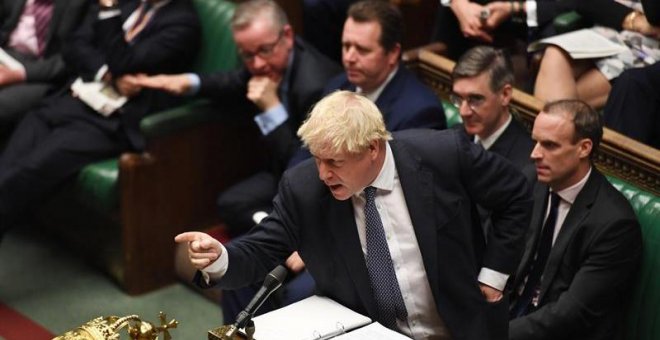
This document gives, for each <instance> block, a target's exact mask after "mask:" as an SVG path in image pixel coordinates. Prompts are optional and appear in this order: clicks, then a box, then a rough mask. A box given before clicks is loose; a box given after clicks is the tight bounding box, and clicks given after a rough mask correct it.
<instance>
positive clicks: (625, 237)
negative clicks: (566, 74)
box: [509, 100, 642, 340]
mask: <svg viewBox="0 0 660 340" xmlns="http://www.w3.org/2000/svg"><path fill="white" fill-rule="evenodd" d="M602 134H603V130H602V125H601V122H600V116H599V114H598V113H597V112H595V111H594V110H593V109H592V108H591V107H589V106H588V105H587V104H586V103H584V102H582V101H578V100H561V101H557V102H551V103H548V104H546V105H545V107H544V108H543V110H542V111H541V113H539V115H538V116H537V118H536V121H535V122H534V129H533V131H532V137H533V138H534V140H535V141H536V146H535V147H534V150H533V151H532V154H531V155H532V158H533V159H534V162H535V163H536V171H537V174H538V185H537V186H536V188H535V190H534V210H533V214H532V222H531V227H530V232H529V233H528V240H527V246H526V249H525V254H524V256H523V261H522V262H521V264H520V267H519V268H518V271H517V273H516V276H515V279H514V280H512V282H513V286H512V288H513V289H514V292H515V293H514V294H513V298H512V304H511V316H512V320H511V322H510V324H509V338H510V339H512V340H514V339H515V340H523V339H529V340H532V339H534V340H542V339H548V340H549V339H592V340H595V339H622V334H623V332H622V331H623V321H624V319H625V315H624V312H625V310H626V308H625V303H626V301H627V295H628V294H629V292H630V288H631V283H632V278H633V277H634V273H635V272H636V269H637V267H638V265H639V262H640V258H641V251H642V243H641V242H642V241H641V231H640V227H639V223H638V222H637V218H636V217H635V214H634V212H633V210H632V209H631V207H630V204H629V203H628V201H627V200H626V199H625V198H624V197H623V195H622V194H621V193H619V192H618V191H617V190H616V189H615V188H614V187H613V186H612V185H611V184H610V183H609V182H608V181H607V179H606V178H605V177H604V176H603V175H602V174H601V173H600V172H598V170H597V169H596V168H595V167H594V166H593V165H592V163H591V158H592V157H593V155H594V152H595V151H596V150H597V148H598V144H599V142H600V140H601V137H602Z"/></svg>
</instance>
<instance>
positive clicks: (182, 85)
mask: <svg viewBox="0 0 660 340" xmlns="http://www.w3.org/2000/svg"><path fill="white" fill-rule="evenodd" d="M232 33H233V37H234V41H235V42H236V45H237V47H238V50H239V53H240V56H241V57H242V59H243V62H244V67H243V68H241V69H240V70H237V71H233V72H218V73H213V74H208V75H195V74H180V75H160V76H156V77H150V78H144V79H142V81H141V84H142V85H145V86H149V87H153V88H158V89H162V90H165V91H168V92H171V93H175V94H199V95H201V96H204V97H209V98H211V99H213V100H214V101H215V102H216V103H217V105H218V106H219V108H220V109H221V110H222V112H223V113H225V114H227V113H232V114H238V115H243V116H246V117H254V120H255V123H256V124H257V125H258V127H259V129H260V131H261V133H262V136H263V140H264V142H265V143H264V145H265V146H267V147H268V152H267V157H268V158H269V161H267V162H266V163H267V166H266V168H265V169H264V170H263V171H261V172H258V173H257V174H255V175H253V176H252V177H250V178H248V179H246V180H244V181H241V182H239V183H238V184H236V185H234V186H233V187H230V188H229V189H227V190H226V191H225V192H223V193H222V194H221V195H220V197H219V199H218V206H219V207H218V208H219V212H220V215H221V218H222V219H223V220H224V221H225V222H226V223H227V226H228V227H229V229H230V232H231V233H232V234H233V235H240V234H242V233H244V232H245V231H247V230H248V229H249V228H251V227H252V226H253V225H254V224H255V222H254V220H253V216H254V214H255V213H257V212H259V211H270V206H271V201H272V199H273V197H274V196H275V193H276V192H277V183H278V181H279V178H280V176H281V173H282V171H283V170H284V168H285V167H286V164H287V163H288V161H289V158H290V157H291V155H292V154H293V153H294V152H295V151H296V150H297V149H298V148H299V147H300V141H299V140H298V138H297V137H296V135H295V132H296V129H297V128H298V127H299V126H300V124H301V123H302V121H303V120H304V118H305V116H306V115H307V112H308V111H309V109H310V108H311V106H312V105H313V104H314V103H315V102H316V101H317V100H319V99H320V98H321V93H322V90H323V86H324V85H325V83H326V82H327V81H328V79H330V78H331V77H333V76H334V75H335V74H337V73H338V72H340V68H339V66H338V65H336V64H335V63H334V62H332V61H331V60H330V59H328V58H327V57H326V56H325V55H323V54H321V53H320V52H319V51H317V50H316V49H315V48H313V47H312V46H310V45H309V44H307V43H306V42H305V41H303V40H302V39H300V38H297V37H296V36H295V34H294V32H293V29H292V27H291V25H289V23H288V19H287V17H286V14H285V13H284V12H283V11H282V9H281V8H280V7H279V6H278V5H277V4H276V3H275V2H273V1H270V0H252V1H247V2H243V3H241V4H239V5H238V7H237V8H236V10H235V12H234V16H233V18H232Z"/></svg>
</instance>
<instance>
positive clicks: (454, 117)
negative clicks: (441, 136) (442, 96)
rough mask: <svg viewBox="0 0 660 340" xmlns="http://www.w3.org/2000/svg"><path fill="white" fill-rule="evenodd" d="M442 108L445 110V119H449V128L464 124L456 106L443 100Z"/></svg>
mask: <svg viewBox="0 0 660 340" xmlns="http://www.w3.org/2000/svg"><path fill="white" fill-rule="evenodd" d="M441 102H442V108H443V109H444V110H445V117H446V118H447V127H452V126H454V125H456V124H461V123H463V120H462V119H461V115H460V113H458V109H457V108H456V106H454V104H452V103H450V102H449V101H447V100H442V101H441Z"/></svg>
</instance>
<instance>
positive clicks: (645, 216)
mask: <svg viewBox="0 0 660 340" xmlns="http://www.w3.org/2000/svg"><path fill="white" fill-rule="evenodd" d="M608 179H609V180H610V182H611V183H612V184H613V185H614V187H616V188H617V189H618V190H619V191H620V192H621V193H623V195H624V196H626V198H628V201H630V204H631V205H632V207H633V209H634V210H635V213H636V214H637V218H638V220H639V224H640V225H641V228H642V240H643V247H644V251H643V257H642V265H641V267H640V270H639V273H638V275H637V279H636V280H635V286H634V288H633V292H632V298H631V300H630V305H629V307H628V313H627V320H626V327H627V330H626V337H625V338H626V339H635V340H655V339H660V308H659V307H658V306H660V198H659V197H657V196H655V195H653V194H651V193H648V192H645V191H642V190H639V189H637V187H635V186H634V185H631V184H629V183H627V182H625V181H622V180H620V179H618V178H614V177H608Z"/></svg>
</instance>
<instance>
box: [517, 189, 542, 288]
mask: <svg viewBox="0 0 660 340" xmlns="http://www.w3.org/2000/svg"><path fill="white" fill-rule="evenodd" d="M548 191H549V189H548V186H546V185H544V184H540V183H538V184H537V185H536V186H535V187H534V209H533V210H532V219H531V221H530V230H529V231H528V233H529V235H528V237H527V243H526V245H525V252H524V254H523V257H522V260H521V262H520V263H521V265H520V266H518V272H517V273H516V278H515V281H516V285H515V287H513V288H514V289H517V287H519V286H520V285H521V284H522V280H524V277H523V276H524V275H525V274H526V272H527V269H528V266H529V265H530V262H531V261H532V260H533V258H534V254H536V244H537V243H538V242H539V237H540V235H541V229H542V228H543V220H544V218H545V211H546V208H547V207H548Z"/></svg>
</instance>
